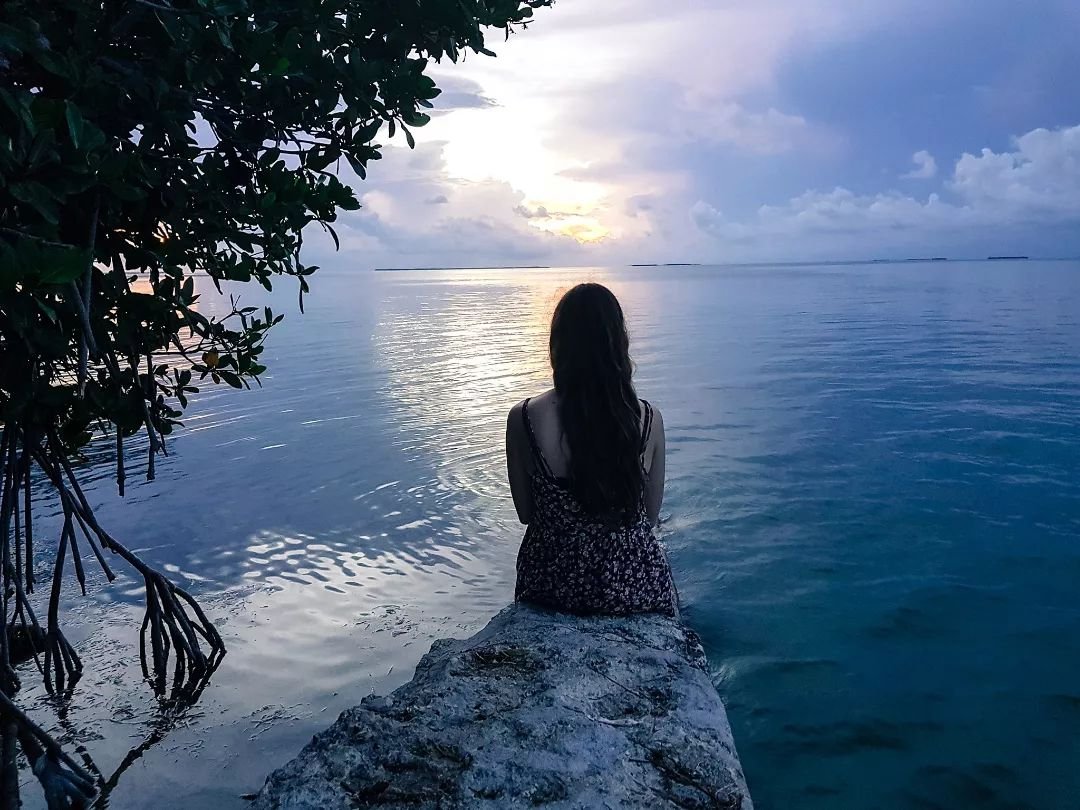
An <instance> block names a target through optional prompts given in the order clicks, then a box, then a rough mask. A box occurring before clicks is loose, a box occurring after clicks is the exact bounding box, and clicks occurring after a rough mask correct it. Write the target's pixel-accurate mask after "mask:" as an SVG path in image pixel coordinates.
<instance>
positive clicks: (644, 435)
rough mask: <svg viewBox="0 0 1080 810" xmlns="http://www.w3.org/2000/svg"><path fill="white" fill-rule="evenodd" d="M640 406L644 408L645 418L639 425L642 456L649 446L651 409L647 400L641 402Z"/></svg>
mask: <svg viewBox="0 0 1080 810" xmlns="http://www.w3.org/2000/svg"><path fill="white" fill-rule="evenodd" d="M641 404H642V405H643V406H645V416H644V418H643V419H642V425H641V454H642V455H644V454H645V450H646V448H647V447H648V446H649V436H650V435H651V434H652V420H653V409H652V405H650V404H649V401H648V400H647V399H643V400H641Z"/></svg>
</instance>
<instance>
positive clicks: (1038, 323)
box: [28, 262, 1080, 810]
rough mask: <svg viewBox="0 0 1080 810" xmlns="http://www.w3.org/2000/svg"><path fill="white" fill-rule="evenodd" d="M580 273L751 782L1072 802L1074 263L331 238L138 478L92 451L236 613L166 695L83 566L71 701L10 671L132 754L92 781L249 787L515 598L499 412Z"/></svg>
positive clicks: (132, 797)
mask: <svg viewBox="0 0 1080 810" xmlns="http://www.w3.org/2000/svg"><path fill="white" fill-rule="evenodd" d="M581 280H598V281H602V282H604V283H606V284H609V285H610V286H611V287H612V288H613V289H614V290H615V291H616V293H617V294H618V295H619V296H620V298H621V299H622V301H623V303H624V306H625V308H626V310H627V312H628V315H629V319H630V324H631V330H632V338H633V349H634V354H635V359H636V361H637V364H638V377H637V379H638V385H639V390H640V393H641V394H642V395H643V396H645V397H647V398H649V399H650V400H652V401H654V402H655V403H657V404H658V405H659V406H660V408H661V409H662V410H663V412H664V416H665V421H666V423H667V427H668V447H669V454H670V456H669V460H668V474H669V482H668V496H667V500H666V504H665V508H664V513H663V514H664V528H663V536H664V539H665V542H666V543H667V545H668V548H669V551H670V554H671V560H672V564H673V567H674V569H675V574H676V579H677V582H678V585H679V588H680V591H681V594H682V597H683V600H684V604H685V610H686V615H687V618H688V621H689V622H690V623H691V624H692V625H693V626H694V627H695V628H696V629H697V630H698V631H699V632H700V633H701V634H702V636H703V637H704V640H705V643H706V646H707V649H708V653H709V656H710V661H711V664H712V668H713V674H714V679H715V682H716V684H717V686H718V688H719V689H720V691H721V693H722V694H723V695H724V697H725V699H726V701H727V703H728V707H729V712H730V717H731V721H732V724H733V726H734V730H735V735H736V741H737V744H738V747H739V752H740V755H741V756H742V759H743V763H744V766H745V769H746V772H747V776H748V779H749V782H750V787H751V791H752V793H753V795H754V797H755V801H756V804H757V806H758V808H759V810H770V808H771V809H777V808H792V807H799V808H809V809H811V810H817V809H818V808H821V809H822V810H824V808H883V809H885V810H901V809H902V808H903V809H904V810H907V809H908V808H912V809H914V808H937V807H940V808H957V807H965V808H966V807H979V808H1021V807H1029V808H1040V810H1042V809H1044V808H1054V809H1056V808H1077V807H1080V799H1078V798H1077V797H1078V796H1080V769H1078V768H1077V765H1078V764H1080V741H1078V738H1080V735H1078V733H1077V732H1078V731H1080V594H1078V592H1077V583H1080V263H1068V262H1054V263H1040V262H1022V263H950V264H948V265H941V264H905V265H863V266H857V265H856V266H840V267H829V266H820V267H799V268H790V267H787V268H785V267H775V268H679V269H677V270H676V269H667V270H665V269H662V268H659V269H634V270H630V269H618V270H613V269H603V268H595V269H586V270H543V271H541V270H536V271H458V272H444V273H434V272H424V273H380V274H374V273H368V272H361V271H357V272H346V271H345V270H344V269H338V270H327V271H323V272H321V273H320V274H319V275H318V276H316V278H315V280H314V281H315V284H314V293H313V294H312V296H311V297H310V298H309V300H308V307H307V309H308V314H307V315H305V316H303V317H301V316H299V315H296V314H293V315H292V316H291V317H289V318H288V319H287V321H286V322H285V323H284V324H282V326H281V328H280V331H279V332H278V333H277V334H276V335H274V336H273V337H272V338H271V341H270V346H269V348H268V350H267V356H268V359H269V361H270V362H269V365H270V368H271V375H269V376H268V377H267V378H266V379H265V381H264V383H265V387H264V388H263V389H261V390H257V391H253V392H233V391H231V390H230V391H213V392H207V393H205V394H203V395H201V396H200V397H199V398H198V399H197V400H196V401H195V403H194V404H193V406H192V408H191V411H190V414H189V418H188V420H187V429H186V430H185V431H183V432H182V433H181V434H180V435H179V436H177V437H176V438H175V439H174V441H173V443H172V454H171V456H170V457H169V458H168V459H161V460H160V461H159V462H158V481H157V482H156V483H154V484H138V485H135V486H131V487H130V490H129V494H128V497H127V499H126V502H120V501H119V500H118V499H117V498H116V496H115V491H114V489H113V487H112V486H111V484H110V482H109V480H108V477H107V476H108V474H109V472H110V470H109V469H108V465H107V464H102V465H100V466H94V465H93V464H91V465H89V466H88V467H87V468H85V469H84V473H85V474H87V475H89V476H91V477H96V478H97V479H98V481H97V483H96V484H95V485H94V487H93V499H94V501H95V503H97V504H99V516H100V517H101V519H102V520H103V521H104V522H106V523H107V525H109V526H110V527H111V528H112V529H113V530H114V533H115V534H117V535H118V536H119V537H121V538H124V539H126V540H128V541H129V543H130V544H131V545H132V546H135V547H137V548H139V549H141V550H142V552H143V554H144V556H145V557H146V558H147V559H148V560H151V561H153V562H155V563H156V564H158V565H160V566H163V567H165V568H166V569H168V570H169V571H171V572H172V573H173V575H174V576H176V577H177V578H178V579H180V580H181V581H183V582H185V583H186V584H187V586H188V587H190V588H192V589H193V590H195V591H197V592H198V593H199V594H201V599H202V600H203V601H204V603H205V604H207V605H208V607H209V611H210V613H211V615H212V616H213V618H214V619H215V620H216V621H218V622H219V623H220V626H221V630H222V635H223V636H224V637H225V639H226V642H227V643H228V645H229V655H228V656H227V657H226V659H225V662H224V664H223V666H222V668H221V670H220V671H219V672H218V673H217V674H216V676H215V679H214V681H213V682H212V684H211V685H210V687H209V688H208V689H207V691H206V693H205V694H204V696H203V699H202V701H201V702H200V704H199V705H198V706H197V707H195V708H194V709H192V710H189V711H187V712H184V713H178V714H176V713H170V712H168V711H163V710H161V709H160V708H158V707H156V705H155V703H154V702H153V700H152V699H151V697H150V695H149V689H148V688H147V687H146V686H145V685H143V684H141V683H139V677H138V667H137V657H136V655H137V653H136V650H137V648H136V646H135V645H134V643H133V642H134V639H135V637H136V634H137V630H138V622H139V618H140V612H139V608H138V604H139V599H140V595H139V588H138V583H137V582H136V581H135V580H132V579H125V580H120V581H118V582H117V583H115V584H114V585H113V586H110V587H105V586H104V585H102V584H100V583H99V587H97V589H96V596H95V597H94V598H93V599H91V600H90V601H88V602H84V601H81V600H74V599H73V605H77V606H78V613H77V614H76V616H75V617H74V619H73V623H74V631H73V636H74V638H75V640H77V642H78V645H79V649H80V651H81V652H82V653H83V655H84V658H85V659H86V662H87V665H88V668H89V669H90V670H91V671H90V672H89V673H88V675H87V676H86V677H85V678H84V679H83V681H82V683H81V684H80V686H79V689H78V690H77V692H76V694H75V696H74V698H73V701H72V704H71V705H70V706H69V707H67V708H66V710H64V711H63V712H58V710H57V707H55V706H54V705H52V704H50V703H49V702H48V701H47V700H46V699H45V698H44V697H43V696H41V695H40V694H34V693H31V694H30V695H29V698H30V699H31V701H32V702H33V703H34V705H35V711H36V713H37V714H36V716H37V717H39V718H40V719H42V721H43V722H45V723H47V724H48V725H50V726H51V727H52V728H54V729H56V730H57V731H58V733H61V734H63V735H64V736H66V737H67V738H69V739H75V738H81V739H85V740H88V742H87V744H86V749H87V751H88V752H89V753H90V755H92V756H93V757H94V759H95V761H96V762H97V764H98V766H99V767H101V769H102V770H103V771H105V772H106V774H111V773H112V772H113V771H114V770H115V769H116V768H117V767H118V766H119V765H120V764H121V762H122V761H123V760H124V758H125V756H126V755H127V754H128V752H129V750H133V749H134V750H135V751H136V752H137V753H138V756H137V758H135V759H134V760H133V764H131V765H130V766H129V767H128V768H127V769H126V770H125V771H124V772H123V773H122V775H121V776H120V777H119V779H118V780H117V787H116V788H115V790H114V791H113V792H112V794H111V795H110V797H109V806H110V807H113V808H137V807H146V806H149V805H150V804H151V803H153V805H154V806H156V807H182V806H185V807H190V806H212V807H218V806H220V807H226V808H234V807H235V808H240V807H243V806H245V803H244V801H243V800H242V799H241V798H240V796H241V794H243V793H246V792H248V791H252V790H256V789H257V788H258V787H259V785H260V784H261V782H262V779H263V778H264V776H265V774H266V772H267V771H268V770H269V769H272V768H273V767H275V766H277V765H279V764H281V763H283V762H284V761H285V760H287V759H288V758H289V757H290V756H291V755H292V754H293V753H295V752H296V751H297V750H298V749H299V748H300V747H301V746H302V745H303V744H304V743H305V742H306V740H307V739H308V738H309V736H310V734H311V733H312V732H313V731H315V730H317V729H319V728H321V727H323V726H325V725H328V724H329V723H330V722H331V721H332V720H333V719H334V717H335V716H336V714H337V713H338V712H339V711H340V710H342V709H344V708H345V707H347V706H349V705H352V704H354V703H356V702H358V701H359V699H360V698H361V697H362V696H363V695H365V694H367V693H369V692H371V691H378V692H382V691H386V690H389V689H392V688H393V687H395V686H397V685H398V684H400V683H402V682H403V681H405V680H407V679H408V677H409V675H410V671H411V668H412V667H413V666H414V665H415V663H416V661H417V660H418V659H419V657H420V656H421V655H422V654H423V652H424V651H426V649H427V647H428V645H429V644H430V641H431V639H432V638H434V637H438V636H441V635H465V634H468V633H470V632H472V631H474V630H476V629H478V628H479V627H481V626H482V625H483V624H484V623H485V622H486V620H487V619H488V618H490V617H491V616H492V615H493V614H494V613H495V612H496V611H497V610H498V609H499V608H501V607H502V606H503V605H505V604H506V603H507V602H508V601H510V599H511V597H512V587H513V567H514V555H515V552H516V548H517V545H518V542H519V541H520V536H521V529H520V527H519V526H518V525H517V523H516V520H515V518H514V512H513V507H512V505H511V503H510V500H509V496H508V491H507V487H506V484H505V480H504V479H505V474H504V469H503V457H502V434H503V428H504V419H505V413H506V410H507V409H508V408H509V407H510V405H511V404H513V403H514V402H515V401H517V400H519V399H521V398H522V397H524V396H527V395H529V394H534V393H537V392H539V391H540V390H542V389H543V388H544V386H545V385H546V384H547V380H548V371H547V368H546V361H545V341H546V329H547V320H548V318H549V316H550V312H551V309H552V307H553V305H554V302H555V300H556V298H557V296H558V294H559V292H560V291H562V290H564V289H566V288H567V287H568V286H569V285H571V284H573V283H575V282H577V281H581ZM245 294H246V293H245ZM279 299H280V306H281V307H282V308H283V309H284V310H286V311H289V312H290V313H292V312H293V306H292V302H293V301H294V300H295V299H294V294H293V291H292V290H288V291H285V292H283V293H282V294H281V296H279ZM206 307H207V309H213V302H212V300H211V299H209V298H207V300H206ZM104 449H105V448H104V447H103V448H102V450H103V451H104ZM138 463H139V462H138V461H137V460H136V459H135V458H133V459H132V461H131V462H130V465H129V472H130V470H131V469H132V468H134V467H136V466H137V464H138ZM40 499H41V500H40V504H41V506H42V507H43V508H46V509H47V508H55V504H52V503H51V502H50V501H49V500H48V497H47V496H46V495H45V494H42V495H40ZM114 600H116V601H114ZM61 716H62V720H61V719H60V718H61ZM156 732H157V733H156ZM28 796H29V797H30V798H32V799H34V801H36V797H35V796H34V795H33V794H32V793H31V792H30V791H28ZM31 806H34V805H33V803H31Z"/></svg>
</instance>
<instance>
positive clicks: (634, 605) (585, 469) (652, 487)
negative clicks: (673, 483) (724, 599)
mask: <svg viewBox="0 0 1080 810" xmlns="http://www.w3.org/2000/svg"><path fill="white" fill-rule="evenodd" d="M629 349H630V341H629V338H628V337H627V334H626V322H625V321H624V319H623V312H622V308H621V307H620V306H619V302H618V300H616V298H615V296H614V295H612V293H611V291H610V290H608V289H607V288H606V287H603V286H601V285H599V284H580V285H578V286H577V287H574V288H573V289H572V290H570V291H569V292H568V293H566V295H564V296H563V298H562V300H561V301H559V304H558V306H557V307H556V308H555V315H554V317H553V318H552V320H551V342H550V355H551V367H552V370H553V371H554V378H555V388H554V389H553V390H551V391H548V392H547V393H544V394H541V395H540V396H538V397H533V398H531V399H527V400H525V401H524V402H522V403H520V404H518V405H515V406H514V408H513V409H512V410H511V411H510V416H509V418H508V420H507V425H506V464H507V471H508V474H509V478H510V491H511V493H512V494H513V497H514V506H515V507H516V508H517V513H518V517H519V518H520V519H521V522H522V523H524V524H526V525H527V526H528V529H527V530H526V532H525V539H524V540H523V541H522V544H521V550H520V551H519V552H518V560H517V589H516V594H515V599H517V600H518V601H522V602H531V603H533V604H537V605H541V606H544V607H548V608H553V609H555V610H560V611H565V612H569V613H578V614H597V613H600V614H628V613H654V612H655V613H665V614H667V615H674V614H675V612H676V609H677V604H678V598H677V596H676V593H675V586H674V584H673V582H672V579H671V569H670V567H669V566H668V562H667V557H666V556H665V554H664V550H663V549H662V548H661V547H660V544H659V542H658V541H657V539H656V537H655V535H654V534H653V526H655V525H656V523H657V520H658V518H659V514H660V503H661V501H662V500H663V497H664V422H663V419H661V417H660V412H659V411H657V410H656V409H655V408H653V407H652V406H651V405H649V403H648V402H645V401H644V400H639V399H638V397H637V394H636V392H635V391H634V385H633V382H632V380H631V377H632V374H633V366H632V364H631V362H630V354H629Z"/></svg>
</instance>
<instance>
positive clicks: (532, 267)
mask: <svg viewBox="0 0 1080 810" xmlns="http://www.w3.org/2000/svg"><path fill="white" fill-rule="evenodd" d="M550 269H551V268H550V267H549V266H548V265H545V264H518V265H505V264H497V265H490V266H486V267H376V268H375V272H376V273H405V272H408V271H411V270H550Z"/></svg>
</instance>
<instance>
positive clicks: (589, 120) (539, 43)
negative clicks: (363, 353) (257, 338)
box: [308, 0, 1080, 267]
mask: <svg viewBox="0 0 1080 810" xmlns="http://www.w3.org/2000/svg"><path fill="white" fill-rule="evenodd" d="M1077 42H1080V2H1076V0H1026V2H1019V0H981V1H980V2H974V0H968V1H967V2H958V1H956V0H712V1H711V2H706V0H665V2H662V3H658V2H656V1H655V0H557V2H556V3H555V5H554V7H552V8H548V9H541V10H539V11H538V12H537V15H536V21H535V23H534V24H533V25H532V26H530V27H529V29H528V30H526V31H524V32H521V33H519V34H515V35H514V36H511V37H510V38H509V40H508V41H503V37H502V35H501V32H493V33H492V34H491V36H490V41H489V46H490V47H492V49H493V50H495V51H496V53H497V54H498V55H497V57H496V58H489V57H484V56H470V57H469V58H468V59H466V60H465V61H464V62H463V63H460V64H457V65H454V64H450V63H444V64H441V65H433V66H432V74H431V75H433V77H434V78H435V79H436V81H437V82H438V84H439V86H440V87H441V88H442V89H443V94H442V96H441V97H440V98H439V99H437V100H436V110H435V113H436V114H435V115H434V117H433V120H432V121H431V123H430V124H429V125H428V126H426V127H424V128H422V129H419V130H417V131H416V133H415V134H416V140H417V146H416V149H415V150H410V149H408V148H407V147H406V145H405V142H404V140H403V139H402V138H401V137H400V135H399V136H398V137H397V138H395V139H394V140H392V141H386V139H385V138H383V139H382V141H383V143H385V144H386V149H385V150H384V159H383V160H381V161H379V162H378V163H375V164H373V165H372V167H371V171H370V173H369V179H368V180H367V181H363V182H361V181H359V180H357V179H356V178H355V177H354V176H352V175H350V174H349V173H348V171H347V170H345V171H344V172H343V173H342V174H343V177H342V179H343V180H346V181H347V182H350V183H352V184H353V185H354V188H356V190H357V192H358V194H359V197H360V201H361V203H362V206H363V207H362V209H361V210H360V211H358V212H355V213H347V214H345V215H344V216H343V217H342V219H341V221H340V227H339V229H338V230H339V235H340V237H341V251H340V252H339V253H337V254H336V255H335V254H333V252H332V251H331V250H330V249H329V246H328V243H326V242H325V241H322V242H319V243H318V244H317V245H316V247H315V248H314V252H315V254H316V255H315V256H314V257H312V256H311V255H309V256H308V260H309V261H310V260H312V258H314V259H316V260H317V261H318V262H319V263H321V264H323V265H324V266H328V265H336V266H342V265H354V264H358V265H361V266H367V267H408V266H490V265H500V266H505V265H533V264H538V265H607V264H625V263H649V262H707V263H711V262H717V263H722V262H756V261H762V262H767V261H814V260H823V259H830V260H861V259H872V258H906V257H911V256H948V257H954V258H959V257H985V256H987V255H1004V254H1009V255H1013V254H1024V255H1032V256H1047V257H1050V256H1055V257H1056V256H1078V255H1080V82H1078V81H1077V77H1080V47H1077V46H1076V43H1077Z"/></svg>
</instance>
